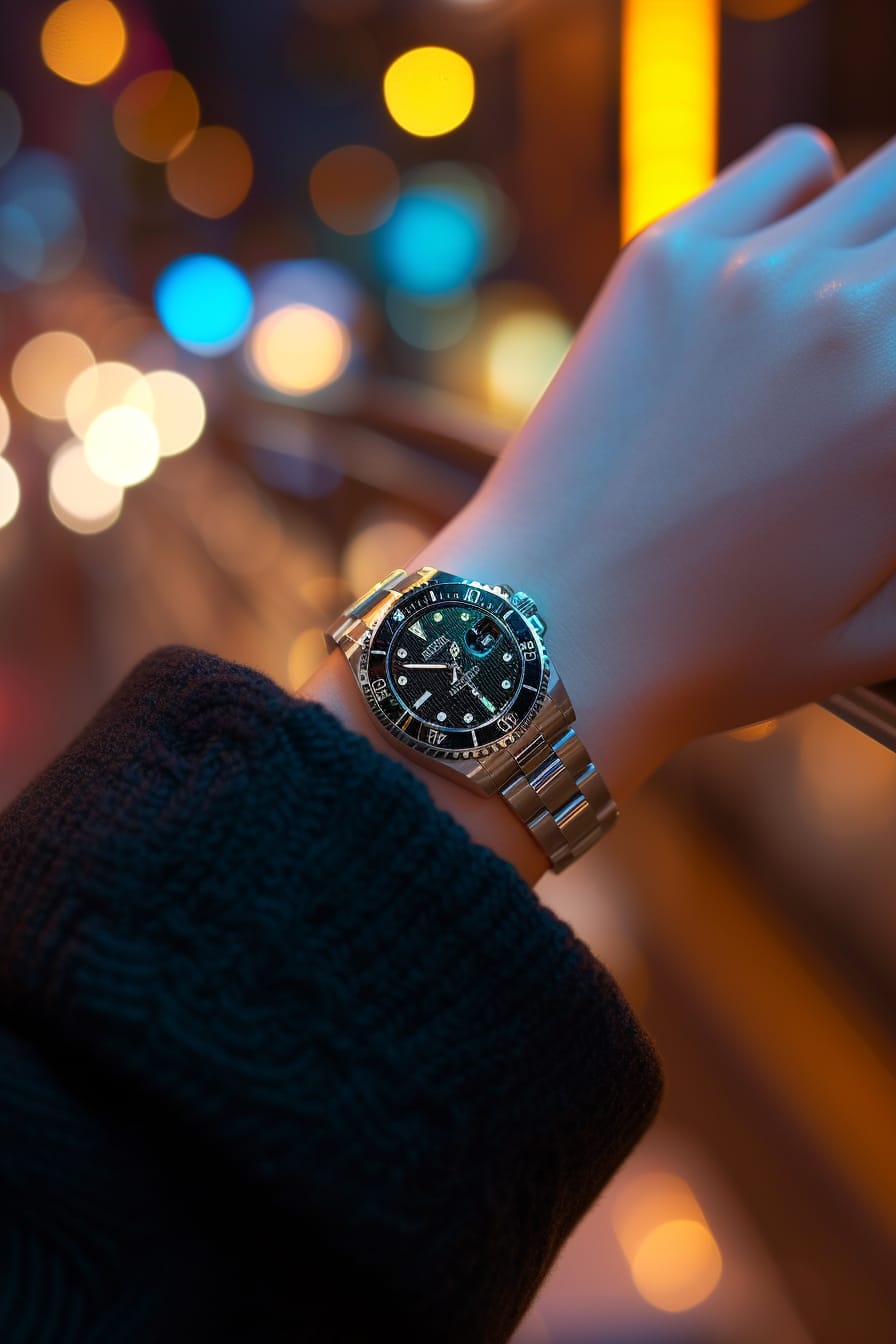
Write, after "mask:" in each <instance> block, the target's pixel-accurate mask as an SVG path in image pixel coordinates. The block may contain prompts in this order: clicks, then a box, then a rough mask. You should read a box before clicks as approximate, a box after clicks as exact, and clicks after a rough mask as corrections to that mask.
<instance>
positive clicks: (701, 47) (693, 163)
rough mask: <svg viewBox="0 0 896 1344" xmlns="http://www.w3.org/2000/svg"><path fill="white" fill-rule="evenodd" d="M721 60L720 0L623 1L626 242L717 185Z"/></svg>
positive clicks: (623, 150)
mask: <svg viewBox="0 0 896 1344" xmlns="http://www.w3.org/2000/svg"><path fill="white" fill-rule="evenodd" d="M718 62H719V11H718V5H717V3H716V0H624V4H623V11H622V114H621V117H622V121H621V167H622V241H623V242H627V241H628V239H629V238H631V237H632V235H633V234H635V233H637V232H639V230H641V229H643V228H644V227H645V225H647V224H649V223H650V222H651V221H652V220H654V219H656V218H657V217H658V216H659V215H663V214H665V213H666V212H667V211H668V210H671V209H673V208H674V207H675V206H677V205H680V204H681V203H682V202H683V201H685V200H687V199H688V198H689V197H691V196H695V195H696V194H697V193H698V192H701V191H703V190H704V189H705V188H706V187H708V186H709V185H710V183H711V182H712V180H713V177H714V175H715V170H716V148H717V145H716V136H717V133H716V119H717V104H718Z"/></svg>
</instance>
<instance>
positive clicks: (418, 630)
mask: <svg viewBox="0 0 896 1344" xmlns="http://www.w3.org/2000/svg"><path fill="white" fill-rule="evenodd" d="M409 629H410V632H411V634H412V635H416V636H417V638H418V639H425V638H426V635H425V634H424V633H423V626H422V625H421V624H420V622H419V621H415V622H414V624H413V625H412V626H409Z"/></svg>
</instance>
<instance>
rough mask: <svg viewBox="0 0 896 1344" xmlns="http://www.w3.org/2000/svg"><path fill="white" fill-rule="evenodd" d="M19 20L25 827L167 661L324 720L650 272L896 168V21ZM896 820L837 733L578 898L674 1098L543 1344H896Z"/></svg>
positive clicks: (814, 735)
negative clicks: (666, 237) (662, 238)
mask: <svg viewBox="0 0 896 1344" xmlns="http://www.w3.org/2000/svg"><path fill="white" fill-rule="evenodd" d="M2 12H3V19H4V24H3V33H4V40H3V43H2V45H0V805H2V804H3V803H5V802H7V801H8V800H9V799H10V798H12V797H13V796H14V795H15V793H16V792H17V791H18V790H19V789H20V788H21V787H22V786H23V785H24V784H25V783H26V782H27V780H28V779H29V778H30V777H32V776H33V774H34V773H35V772H36V771H37V770H38V769H39V768H40V767H41V766H42V765H43V764H45V763H46V762H47V761H48V760H49V759H50V758H51V757H52V756H53V755H54V754H55V753H56V752H57V751H58V750H59V749H60V748H61V747H62V746H63V745H64V744H65V743H66V742H67V741H68V740H70V738H71V737H72V736H73V735H74V734H75V733H76V732H77V730H78V729H79V728H80V727H81V726H82V724H83V723H84V721H85V720H86V718H87V717H88V716H89V714H90V713H91V712H92V711H93V710H94V709H95V708H96V707H97V706H98V705H99V704H100V703H101V702H102V700H103V699H104V698H105V697H106V696H107V695H108V694H109V693H110V691H111V690H112V689H113V688H114V687H115V685H116V684H117V683H118V681H119V680H120V679H121V677H122V676H123V675H124V674H125V673H126V672H127V671H128V669H129V668H130V667H131V666H132V665H133V664H134V663H135V662H136V661H137V659H138V658H139V657H140V656H141V655H142V654H143V653H145V652H147V651H148V650H149V649H151V648H153V647H155V646H157V645H159V644H163V643H169V642H183V643H188V644H193V645H198V646H202V647H205V648H208V649H212V650H214V651H215V652H217V653H220V654H222V655H224V656H226V657H229V658H233V659H236V660H238V661H241V662H245V663H248V664H251V665H253V666H255V667H258V668H260V669H262V670H263V671H265V672H267V673H268V674H269V675H270V676H272V677H273V678H274V679H275V680H277V681H278V682H280V683H281V684H283V685H286V686H289V687H291V688H293V689H298V688H299V687H300V686H301V685H302V683H303V682H304V681H305V679H306V678H307V677H308V675H309V674H310V673H311V671H313V669H314V668H315V667H316V666H317V664H318V663H319V661H321V660H322V659H323V657H324V645H323V640H322V635H321V631H322V629H323V627H324V626H325V625H326V624H327V623H328V622H329V621H330V620H331V619H332V618H333V616H334V615H336V613H337V612H338V611H340V610H341V608H342V607H343V606H344V605H345V603H346V602H347V601H348V600H349V598H351V597H353V596H355V595H357V594H358V593H359V592H361V591H363V590H364V589H366V588H367V587H369V586H370V585H371V584H372V583H373V582H374V580H376V579H378V578H380V577H381V576H382V575H383V574H385V573H386V572H388V571H389V570H390V569H392V568H394V567H396V566H398V565H401V564H403V563H404V562H405V561H406V559H407V558H408V557H409V556H410V555H412V554H413V553H414V552H416V551H417V550H418V549H419V548H420V546H421V545H422V544H424V543H425V541H426V539H427V538H428V537H430V536H432V535H433V534H434V533H435V532H436V531H437V530H438V529H439V528H440V527H441V526H442V524H443V523H444V522H445V521H446V520H447V519H448V518H449V517H450V516H451V515H452V514H453V513H455V512H456V511H457V509H459V508H460V507H461V505H462V504H463V503H464V502H465V500H466V499H468V498H469V496H470V495H471V494H472V493H473V492H474V491H475V489H476V487H477V484H478V483H479V482H480V481H481V480H482V478H483V477H484V475H485V474H486V472H487V471H488V469H489V466H490V463H491V462H492V461H493V460H494V457H495V455H496V454H498V453H499V452H500V451H501V447H502V445H503V444H504V443H505V442H506V440H507V437H508V435H510V434H511V433H512V432H513V429H514V426H516V425H518V424H519V423H520V422H521V421H522V420H523V419H524V418H525V416H526V415H527V413H528V412H529V410H530V409H531V407H532V406H533V405H534V403H535V401H536V400H537V398H538V397H539V395H540V393H541V392H542V391H543V389H544V387H545V386H546V384H547V382H548V381H549V380H550V378H551V376H552V374H553V372H554V371H555V369H556V368H557V366H558V364H559V362H560V360H561V359H562V357H563V354H564V352H565V350H566V349H567V348H568V345H569V342H570V340H571V338H572V335H573V332H574V331H575V328H576V326H577V324H578V323H579V321H580V320H581V319H582V317H583V315H584V313H585V311H586V310H587V308H588V305H589V303H590V302H591V300H592V298H593V296H594V294H595V292H596V291H597V289H598V288H599V286H600V284H601V282H602V280H603V278H604V277H605V276H606V274H607V272H608V270H609V269H610V267H611V265H612V263H613V260H614V257H615V256H616V254H617V252H618V250H619V247H620V245H621V244H623V243H624V242H625V241H626V240H627V239H628V238H630V237H631V236H632V235H633V234H634V233H635V232H637V231H638V230H639V229H640V228H641V227H643V225H644V224H646V223H647V222H649V220H650V219H652V218H654V217H655V216H656V215H658V214H660V213H662V212H663V211H665V210H667V209H669V208H671V207H672V206H674V205H675V204H677V203H678V202H680V201H681V200H683V199H685V198H686V197H688V196H689V195H691V194H693V193H694V192H696V191H699V190H701V189H702V188H704V187H705V186H706V185H708V183H709V182H710V181H711V180H712V178H713V176H714V175H715V173H716V172H717V171H718V169H719V168H720V167H722V166H724V164H725V163H727V162H729V161H730V160H731V159H732V158H734V157H736V156H737V155H738V154H740V153H742V152H743V151H745V150H746V149H748V148H750V147H751V146H752V145H753V144H754V143H755V142H756V141H757V140H758V139H760V138H761V137H762V136H763V135H765V134H766V133H767V132H768V131H770V130H772V129H773V128H774V127H775V126H778V125H780V124H782V123H784V122H788V121H811V122H814V123H816V124H819V125H822V126H823V127H824V128H825V129H826V130H827V131H828V132H829V133H831V134H832V135H833V136H834V138H835V139H836V141H837V143H838V145H839V147H840V150H841V153H842V155H843V158H844V160H845V162H846V164H847V166H848V167H849V166H852V165H853V164H855V163H856V162H858V161H859V160H861V159H862V158H864V157H865V155H866V154H867V153H868V152H870V151H871V150H873V149H874V148H876V147H877V146H878V145H879V144H881V143H882V142H883V141H885V140H886V139H888V138H889V136H890V135H891V134H893V132H894V131H896V94H894V81H893V72H892V53H893V52H894V50H896V7H894V6H893V5H892V4H890V3H888V0H850V3H849V4H846V3H835V0H808V2H804V3H800V0H724V2H723V3H721V4H719V3H718V0H254V3H253V4H251V5H249V4H246V3H244V0H192V3H190V4H184V3H182V2H181V0H116V4H112V3H110V0H67V2H66V3H63V4H61V5H58V6H53V5H52V4H51V3H45V2H42V3H29V4H27V5H24V4H12V3H10V0H5V3H4V5H3V11H2ZM497 577H500V578H502V579H503V578H504V577H505V576H497ZM511 577H512V576H511ZM894 671H896V669H894ZM894 821H896V755H894V754H893V753H892V752H890V751H888V750H886V749H885V748H884V747H883V746H881V745H878V744H877V743H876V742H874V741H872V740H871V739H870V738H869V737H867V736H865V735H863V734H862V733H860V732H858V731H857V730H855V729H854V728H851V727H849V726H848V725H847V724H845V723H843V722H841V721H840V720H839V719H836V718H834V717H833V716H832V715H830V714H828V713H827V712H825V711H824V710H823V709H821V708H819V707H817V706H811V707H807V708H805V709H802V710H799V711H797V712H795V713H793V714H789V715H787V716H785V717H784V718H783V719H781V720H779V721H771V722H768V723H764V724H758V725H751V726H749V727H747V728H744V729H743V730H741V731H737V732H733V733H730V734H724V735H720V736H719V737H715V738H710V739H706V740H704V741H701V742H699V743H695V744H694V745H693V746H692V747H689V748H688V749H687V750H686V751H684V752H682V753H681V754H680V755H679V756H678V757H676V758H675V759H674V760H673V761H670V762H669V763H668V764H667V765H666V766H664V767H663V769H662V770H661V771H660V772H659V773H658V774H657V775H656V776H655V777H654V779H653V780H651V781H650V783H649V784H648V785H647V786H645V788H644V789H643V790H642V791H641V792H640V793H639V795H638V796H637V797H636V798H635V799H633V800H632V802H631V803H630V804H629V806H628V807H627V808H626V816H625V824H624V825H622V826H620V827H618V828H617V829H616V831H614V833H613V835H612V836H611V837H610V838H609V839H608V841H607V842H606V843H605V844H604V845H602V846H600V847H599V848H598V849H597V850H595V851H592V852H591V854H589V855H588V856H586V858H585V859H584V860H582V861H581V862H580V863H579V864H577V865H575V866H574V867H573V869H571V870H570V872H569V873H568V874H564V875H563V876H562V877H555V876H552V875H549V876H547V877H545V879H543V881H542V882H541V883H540V884H539V894H540V895H541V896H542V898H543V899H544V900H545V901H547V902H548V903H549V904H551V905H552V906H554V908H556V909H557V910H558V911H559V912H560V913H561V914H562V915H563V916H564V917H565V918H566V919H568V920H569V921H570V923H572V924H573V926H574V927H575V928H576V930H577V931H578V932H579V933H580V934H581V935H582V936H583V937H584V938H586V940H587V941H588V942H589V943H590V944H591V946H592V947H593V948H594V950H595V952H596V953H597V954H598V955H599V956H600V957H601V958H602V959H603V960H604V961H605V962H606V963H607V965H609V967H610V968H611V970H612V971H613V972H614V974H615V975H616V976H617V978H618V979H619V981H620V983H621V984H622V986H623V988H624V990H625V992H626V993H627V995H628V996H629V998H630V1000H631V1002H632V1004H633V1006H634V1007H635V1009H636V1011H637V1012H638V1014H639V1016H640V1017H641V1019H642V1020H643V1022H644V1023H645V1025H646V1026H647V1028H648V1029H649V1030H650V1031H651V1033H652V1034H653V1035H654V1037H655V1039H656V1040H657V1043H658V1045H659V1048H660V1051H661V1053H662V1054H663V1057H664V1059H665V1062H666V1067H667V1072H668V1090H667V1096H666V1100H665V1103H664V1107H663V1112H662V1115H661V1118H660V1120H659V1121H658V1122H657V1124H656V1125H655V1127H654V1129H653V1130H652V1131H651V1133H650V1135H649V1136H648V1138H647V1139H646V1140H645V1141H644V1143H643V1144H642V1145H641V1146H640V1147H639V1149H638V1150H637V1151H636V1153H635V1154H634V1155H633V1157H632V1158H631V1159H630V1161H629V1162H628V1163H627V1164H626V1166H625V1167H624V1168H623V1170H622V1171H621V1172H620V1173H619V1175H618V1176H617V1178H616V1179H615V1180H614V1182H613V1184H612V1186H611V1187H610V1188H609V1189H608V1191H607V1192H606V1193H605V1195H604V1196H603V1197H602V1199H601V1200H600V1201H599V1203H598V1204H597V1206H596V1207H595V1208H594V1209H593V1210H592V1212H591V1213H590V1214H589V1216H588V1218H587V1219H586V1220H585V1222H584V1223H583V1224H582V1226H581V1227H580V1229H579V1230H578V1231H577V1233H576V1234H575V1236H574V1237H573V1238H572V1240H571V1241H570V1243H569V1244H568V1245H567V1247H566V1249H565V1250H564V1252H563V1254H562V1256H561V1258H560V1261H559V1262H558V1264H557V1266H556V1267H555V1270H554V1272H553V1273H552V1274H551V1276H550V1277H549V1279H548V1281H547V1283H546V1285H545V1287H544V1289H543V1291H542V1293H541V1294H540V1295H539V1298H538V1301H537V1302H536V1304H535V1306H534V1308H533V1310H532V1312H531V1313H530V1315H529V1317H528V1318H527V1320H526V1321H525V1322H524V1324H523V1325H522V1326H521V1328H520V1330H519V1332H518V1335H517V1341H518V1344H547V1342H549V1344H622V1342H623V1341H632V1342H634V1341H639V1342H640V1344H661V1342H664V1341H672V1340H674V1341H680V1342H681V1344H685V1342H687V1344H791V1341H793V1342H794V1344H797V1342H798V1344H805V1342H806V1341H813V1342H815V1341H817V1342H818V1344H847V1342H849V1344H852V1341H862V1344H878V1342H879V1344H884V1341H892V1340H893V1339H894V1338H896V1282H894V1273H893V1270H894V1266H896V1152H894V1136H896V1077H894V1067H893V1061H894V1057H896V899H894V897H896V878H894V873H896V826H894ZM347 1288H350V1285H347Z"/></svg>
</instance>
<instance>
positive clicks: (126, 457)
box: [84, 406, 159, 486]
mask: <svg viewBox="0 0 896 1344" xmlns="http://www.w3.org/2000/svg"><path fill="white" fill-rule="evenodd" d="M84 455H85V457H86V459H87V465H88V466H89V467H90V470H91V471H92V472H93V473H94V475H95V476H99V478H100V480H101V481H107V482H108V483H109V485H120V486H128V485H137V484H139V482H140V481H145V480H146V478H147V477H148V476H151V475H152V473H153V472H154V471H155V469H156V466H157V465H158V461H159V436H158V433H157V432H156V427H155V425H154V424H153V422H152V420H151V419H150V418H149V416H148V415H147V414H146V412H145V411H139V410H137V408H136V407H134V406H113V407H112V408H111V410H108V411H103V413H102V414H101V415H98V416H97V418H96V419H95V420H94V421H93V423H92V424H91V426H90V428H89V429H88V431H87V435H86V438H85V439H84Z"/></svg>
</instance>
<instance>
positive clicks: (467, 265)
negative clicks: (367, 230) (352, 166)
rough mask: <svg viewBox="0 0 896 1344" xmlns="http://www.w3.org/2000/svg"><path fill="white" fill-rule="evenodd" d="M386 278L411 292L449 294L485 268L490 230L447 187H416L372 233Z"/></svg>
mask: <svg viewBox="0 0 896 1344" xmlns="http://www.w3.org/2000/svg"><path fill="white" fill-rule="evenodd" d="M373 238H374V245H375V248H376V255H377V260H378V262H379V265H380V268H381V269H382V271H383V273H384V275H385V277H386V279H387V280H388V281H389V283H390V284H392V285H394V286H396V287H397V288H398V289H403V290H406V291H407V292H408V293H411V294H424V295H434V294H447V293H450V292H451V291H452V290H455V289H458V288H459V287H460V286H461V285H465V284H466V283H467V282H468V281H469V280H471V279H472V278H473V277H474V276H476V275H477V274H478V273H479V271H480V270H481V268H482V266H483V264H484V261H485V256H486V244H487V233H486V225H485V221H484V220H483V218H482V216H481V215H480V214H479V213H478V211H477V210H476V209H475V208H474V206H473V205H472V203H471V202H470V201H469V200H468V199H466V198H465V197H464V196H461V195H459V194H458V193H456V192H453V191H450V190H446V189H445V188H443V187H437V186H432V187H412V188H410V189H409V190H408V191H405V192H403V193H402V195H401V197H400V198H399V201H398V204H397V205H396V207H395V210H394V211H393V213H392V215H391V217H390V218H389V219H388V220H387V221H386V223H385V224H384V225H383V226H382V227H381V228H380V229H378V230H377V232H376V233H375V234H374V235H373Z"/></svg>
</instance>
